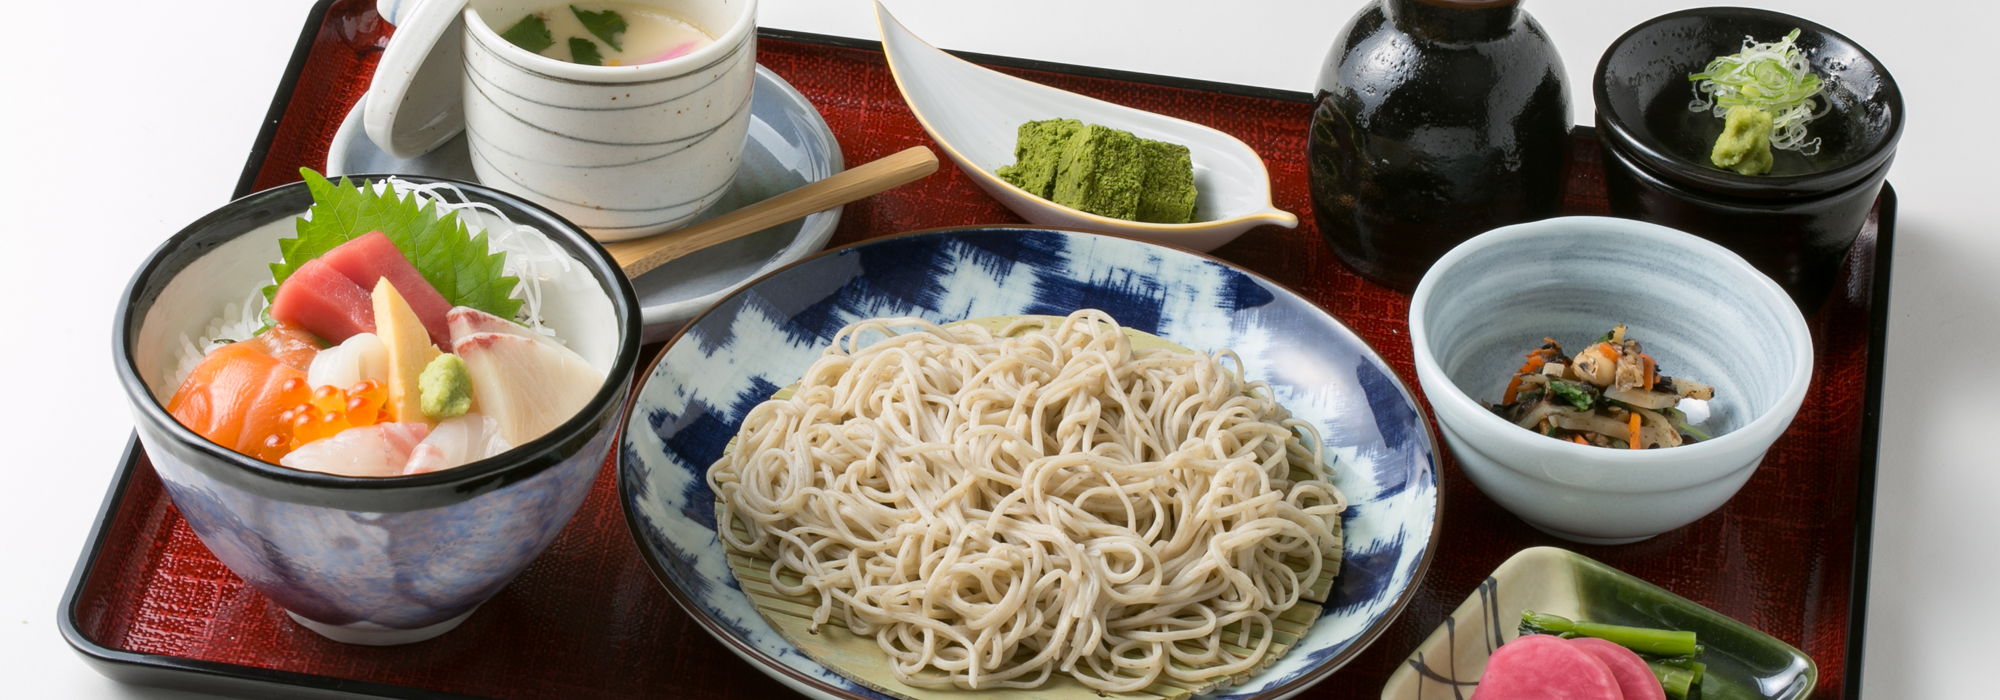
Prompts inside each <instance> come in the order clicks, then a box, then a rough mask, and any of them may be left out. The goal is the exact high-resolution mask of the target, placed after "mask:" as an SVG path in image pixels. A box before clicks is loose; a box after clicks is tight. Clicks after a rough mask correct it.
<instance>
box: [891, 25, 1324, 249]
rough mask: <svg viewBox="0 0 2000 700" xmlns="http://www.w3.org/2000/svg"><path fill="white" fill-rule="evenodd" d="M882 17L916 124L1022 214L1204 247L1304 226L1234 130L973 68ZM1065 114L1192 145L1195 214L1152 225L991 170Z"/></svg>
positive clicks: (894, 69)
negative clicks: (1275, 196) (1020, 139)
mask: <svg viewBox="0 0 2000 700" xmlns="http://www.w3.org/2000/svg"><path fill="white" fill-rule="evenodd" d="M875 20H876V24H877V25H879V26H880V27H881V31H882V51H883V53H885V54H887V55H888V60H889V70H890V72H891V73H892V74H893V75H894V76H895V78H896V86H897V87H898V88H899V89H901V90H902V92H903V100H904V101H906V102H908V103H909V104H910V111H911V112H913V113H915V114H916V117H917V122H918V123H920V124H923V126H924V130H925V131H928V132H930V135H931V138H933V139H936V140H937V143H938V146H940V147H942V148H943V149H944V152H945V154H946V155H948V156H950V157H951V160H952V162H954V163H957V164H958V167H959V169H961V170H964V171H965V174H966V175H968V176H970V177H971V178H972V181H973V182H975V183H978V184H979V186H980V188H981V189H984V190H986V193H987V194H990V195H992V196H993V198H994V199H997V200H999V201H1000V203H1001V204H1004V205H1006V206H1007V208H1008V209H1011V210H1013V211H1014V213H1015V214H1019V215H1020V216H1021V218H1023V219H1027V220H1028V221H1030V222H1032V223H1036V224H1040V225H1043V226H1058V227H1064V228H1075V229H1082V230H1086V231H1096V232H1099V233H1113V234H1119V235H1124V236H1131V237H1133V238H1141V239H1145V240H1149V241H1153V242H1155V243H1166V244H1168V245H1176V246H1180V247H1183V248H1188V249H1192V250H1196V251H1202V252H1206V251H1210V250H1214V249H1215V248H1217V247H1219V246H1221V245H1222V244H1224V243H1228V242H1230V241H1232V240H1235V239H1236V237H1237V236H1241V235H1243V233H1244V232H1245V231H1248V230H1250V229H1252V228H1255V227H1257V226H1263V225H1266V224H1270V225H1277V226H1283V227H1285V228H1292V227H1295V226H1298V224H1299V219H1298V217H1297V216H1294V215H1293V214H1292V213H1291V212H1288V211H1284V210H1282V209H1279V208H1277V207H1276V206H1273V205H1272V204H1271V176H1270V173H1269V172H1267V171H1266V170H1265V169H1264V160H1263V158H1261V157H1259V156H1258V155H1257V152H1256V151H1255V150H1252V149H1251V148H1250V146H1248V145H1246V144H1244V143H1243V142H1242V141H1239V140H1237V139H1236V137H1234V136H1230V135H1229V134H1225V133H1222V132H1220V131H1217V130H1215V129H1211V128H1208V127H1206V126H1202V125H1200V124H1195V123H1193V122H1188V121H1182V120H1179V119H1175V118H1173V117H1168V116H1163V115H1159V114H1154V113H1152V112H1147V111H1143V110H1137V109H1133V108H1131V107H1126V106H1123V105H1116V104H1112V103H1110V102H1105V101H1103V100H1098V99H1093V98H1089V97H1084V96H1082V95H1078V94H1076V93H1073V92H1065V91H1062V90H1057V89H1055V88H1052V87H1049V86H1046V85H1042V84H1039V83H1034V82H1030V81H1027V80H1022V79H1020V78H1016V77H1014V76H1011V75H1007V74H1005V73H1000V72H996V71H992V70H987V69H985V68H981V67H979V66H976V65H973V64H971V63H968V62H966V61H964V60H961V59H959V58H957V57H955V56H952V55H950V54H947V53H945V52H943V51H940V50H938V49H937V48H936V47H933V46H931V45H930V44H926V43H924V41H923V40H922V39H919V38H917V36H916V35H915V34H912V33H910V30H909V29H906V28H904V27H903V25H902V23H901V22H898V21H896V18H895V17H893V16H891V15H890V14H889V10H888V9H887V8H884V7H882V4H881V3H876V4H875ZM1057 118H1062V119H1076V120H1080V121H1082V122H1084V123H1087V124H1098V125H1102V126H1108V127H1112V128H1115V129H1123V130H1125V131H1129V132H1132V133H1133V134H1134V135H1137V136H1139V137H1142V138H1149V139H1155V140H1159V141H1166V142H1169V143H1177V144H1181V145H1183V146H1187V147H1188V150H1189V151H1190V152H1191V155H1192V156H1193V158H1194V185H1195V190H1196V191H1197V194H1196V200H1195V218H1196V219H1197V221H1195V222H1193V223H1186V224H1149V223H1144V222H1138V221H1126V220H1123V219H1113V218H1110V217H1105V216H1098V215H1096V214H1092V213H1089V212H1084V211H1078V210H1076V209H1071V208H1069V207H1065V206H1062V205H1060V204H1056V203H1055V202H1051V201H1049V200H1046V199H1042V198H1041V197H1037V196H1035V195H1033V194H1030V193H1028V191H1027V190H1023V189H1021V188H1019V187H1015V186H1014V185H1012V184H1010V183H1008V182H1007V181H1005V180H1001V179H1000V178H999V177H998V176H996V175H994V174H993V171H994V170H997V169H999V168H1000V167H1002V166H1006V165H1011V164H1013V163H1014V142H1015V135H1016V133H1017V129H1018V128H1019V127H1020V126H1021V125H1022V124H1024V123H1026V122H1031V121H1039V120H1043V119H1057Z"/></svg>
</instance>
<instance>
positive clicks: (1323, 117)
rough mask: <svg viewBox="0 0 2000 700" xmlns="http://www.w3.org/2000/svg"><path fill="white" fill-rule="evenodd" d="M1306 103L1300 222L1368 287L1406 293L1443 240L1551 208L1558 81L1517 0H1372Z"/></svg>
mask: <svg viewBox="0 0 2000 700" xmlns="http://www.w3.org/2000/svg"><path fill="white" fill-rule="evenodd" d="M1318 100H1319V107H1318V109H1316V110H1314V111H1313V121H1312V131H1311V133H1310V134H1309V135H1308V138H1307V140H1306V157H1307V162H1308V164H1309V168H1310V173H1309V175H1310V178H1311V183H1312V202H1313V214H1314V216H1315V217H1316V218H1317V219H1318V222H1319V231H1320V235H1321V236H1322V237H1324V238H1325V239H1326V243H1327V246H1328V247H1330V248H1332V249H1333V252H1334V254H1335V255H1338V256H1339V257H1340V259H1341V260H1342V261H1343V262H1345V263H1347V265H1348V266H1349V267H1351V268H1353V269H1354V271H1355V272H1357V273H1360V274H1361V276H1362V277H1366V278H1368V279H1369V280H1371V281H1374V282H1376V283H1378V284H1381V285H1384V286H1387V287H1390V288H1393V289H1397V290H1401V291H1405V292H1407V291H1411V290H1414V289H1416V286H1417V281H1418V280H1420V279H1422V278H1423V275H1424V271H1426V270H1429V269H1430V266H1431V264H1432V263H1435V262H1437V259H1438V258H1439V257H1442V256H1443V255H1444V254H1445V253H1446V252H1447V251H1450V250H1451V249H1452V247H1453V246H1456V245H1458V244H1459V243H1463V242H1464V241H1465V240H1466V239H1468V238H1471V237H1473V236H1476V235H1479V234H1480V233H1484V232H1486V231H1488V230H1491V229H1493V228H1497V227H1500V226H1505V225H1508V224H1514V223H1520V222H1523V221H1533V220H1536V219H1544V218H1548V217H1550V216H1554V215H1555V214H1556V211H1557V208H1558V207H1560V206H1561V204H1562V184H1563V174H1564V168H1565V166H1566V165H1567V164H1568V162H1569V126H1570V103H1569V86H1568V80H1567V74H1565V73H1564V72H1563V65H1562V58H1561V57H1560V56H1557V55H1556V47H1555V44H1554V43H1552V42H1550V41H1549V38H1548V34H1547V33H1545V32H1543V31H1542V27H1541V25H1540V24H1538V23H1536V22H1535V18H1534V17H1532V16H1529V15H1528V13H1527V12H1525V11H1523V10H1522V9H1521V7H1520V0H1374V1H1373V2H1370V3H1369V4H1368V5H1367V6H1365V7H1363V8H1362V9H1361V12H1360V13H1359V14H1357V15H1355V16H1354V19H1352V20H1349V21H1348V24H1347V26H1346V27H1345V28H1343V29H1342V30H1341V33H1340V36H1339V38H1338V39H1337V40H1336V41H1335V42H1334V44H1333V49H1332V50H1331V51H1330V52H1328V54H1327V59H1326V66H1325V67H1324V68H1322V69H1321V70H1320V75H1319V86H1318Z"/></svg>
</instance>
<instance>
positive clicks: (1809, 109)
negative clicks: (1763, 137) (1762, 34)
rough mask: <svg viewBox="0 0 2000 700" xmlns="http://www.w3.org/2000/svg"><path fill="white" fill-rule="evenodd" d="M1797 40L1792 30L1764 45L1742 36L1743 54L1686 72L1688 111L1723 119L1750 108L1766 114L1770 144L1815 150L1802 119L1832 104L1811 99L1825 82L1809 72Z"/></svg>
mask: <svg viewBox="0 0 2000 700" xmlns="http://www.w3.org/2000/svg"><path fill="white" fill-rule="evenodd" d="M1798 38H1799V30H1797V29H1794V30H1792V32H1791V33H1790V34H1786V35H1785V38H1783V39H1779V40H1777V41H1773V42H1768V43H1758V42H1757V40H1756V39H1755V38H1753V37H1747V36H1746V37H1743V51H1742V52H1740V53H1736V54H1733V55H1729V56H1720V57H1717V58H1716V59H1715V60H1714V61H1710V62H1709V64H1708V68H1707V69H1705V70H1703V71H1702V72H1700V73H1695V74H1693V75H1690V76H1688V80H1692V81H1694V101H1693V102H1689V103H1688V111H1690V112H1702V111H1707V112H1711V113H1713V114H1714V115H1715V116H1716V117H1726V116H1728V114H1729V108H1731V107H1735V106H1739V105H1741V106H1748V107H1755V108H1757V109H1761V110H1764V111H1766V112H1769V113H1770V114H1771V147H1772V148H1776V149H1781V150H1790V151H1798V152H1800V153H1802V154H1805V155H1813V154H1815V153H1818V152H1819V142H1820V140H1819V139H1818V138H1813V139H1810V140H1808V139H1807V138H1806V123H1807V122H1810V121H1812V120H1814V119H1818V118H1820V117H1821V116H1823V115H1825V114H1826V113H1827V111H1829V110H1830V109H1832V106H1833V103H1832V102H1831V101H1829V100H1825V99H1819V100H1815V99H1813V98H1814V97H1815V96H1817V95H1819V94H1820V93H1821V92H1823V91H1824V90H1825V88H1826V86H1825V84H1824V83H1822V82H1821V81H1820V78H1819V76H1817V75H1814V74H1813V72H1812V63H1811V62H1809V61H1807V60H1806V54H1805V52H1804V51H1802V50H1800V49H1799V47H1798V46H1796V45H1794V44H1793V43H1792V42H1793V41H1796V40H1797V39H1798Z"/></svg>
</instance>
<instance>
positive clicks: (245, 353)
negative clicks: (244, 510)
mask: <svg viewBox="0 0 2000 700" xmlns="http://www.w3.org/2000/svg"><path fill="white" fill-rule="evenodd" d="M311 394H312V387H311V386H310V385H309V384H308V383H307V382H306V373H305V372H301V371H299V370H298V369H295V368H293V367H292V366H290V365H287V364H285V363H284V362H281V361H279V360H278V358H275V357H272V356H270V355H268V354H265V353H264V352H263V351H262V350H260V349H258V347H256V345H255V344H253V343H249V342H242V343H232V344H229V345H225V346H223V347H220V348H217V349H216V350H215V352H211V353H209V354H208V356H207V357H206V358H204V359H203V360H202V361H201V364H199V365H196V366H195V368H194V371H193V372H190V373H189V374H188V377H187V380H186V381H183V382H181V386H180V389H179V390H177V391H175V392H174V397H173V399H172V400H171V401H169V402H167V412H168V413H171V414H173V416H174V420H177V421H180V424H181V425H184V426H187V427H188V429H189V430H193V431H194V432H196V433H198V434H200V435H201V436H202V437H205V438H208V440H209V441H210V442H213V443H215V444H218V445H221V446H223V447H227V448H229V449H232V450H235V451H237V452H240V453H243V454H245V455H249V456H251V457H256V458H257V459H261V460H264V461H266V462H274V461H277V460H278V458H279V457H280V456H282V455H284V454H285V452H286V451H287V450H289V449H290V448H291V428H290V426H289V425H287V424H286V423H285V421H284V420H282V418H281V415H282V414H283V413H284V412H285V410H286V409H289V408H291V407H292V406H294V405H297V404H298V403H300V402H302V401H306V400H308V399H310V398H311Z"/></svg>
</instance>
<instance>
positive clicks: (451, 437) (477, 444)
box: [403, 413, 513, 474]
mask: <svg viewBox="0 0 2000 700" xmlns="http://www.w3.org/2000/svg"><path fill="white" fill-rule="evenodd" d="M512 447H513V445H509V444H507V440H506V438H502V437H500V421H496V420H493V418H492V417H490V416H486V415H482V414H479V413H467V414H465V415H462V416H459V417H457V418H447V419H445V421H444V422H442V423H439V424H438V426H437V428H436V429H434V430H432V431H431V434H430V436H429V437H426V438H424V441H423V442H422V443H421V444H418V445H417V447H416V449H414V450H411V451H410V463H409V465H408V466H405V467H403V473H404V474H422V473H425V472H434V471H440V470H444V469H450V468H452V467H457V466H462V465H466V464H471V463H473V462H477V461H479V460H482V459H486V458H487V457H492V456H494V455H497V454H500V453H502V452H506V451H507V450H509V449H511V448H512Z"/></svg>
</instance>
